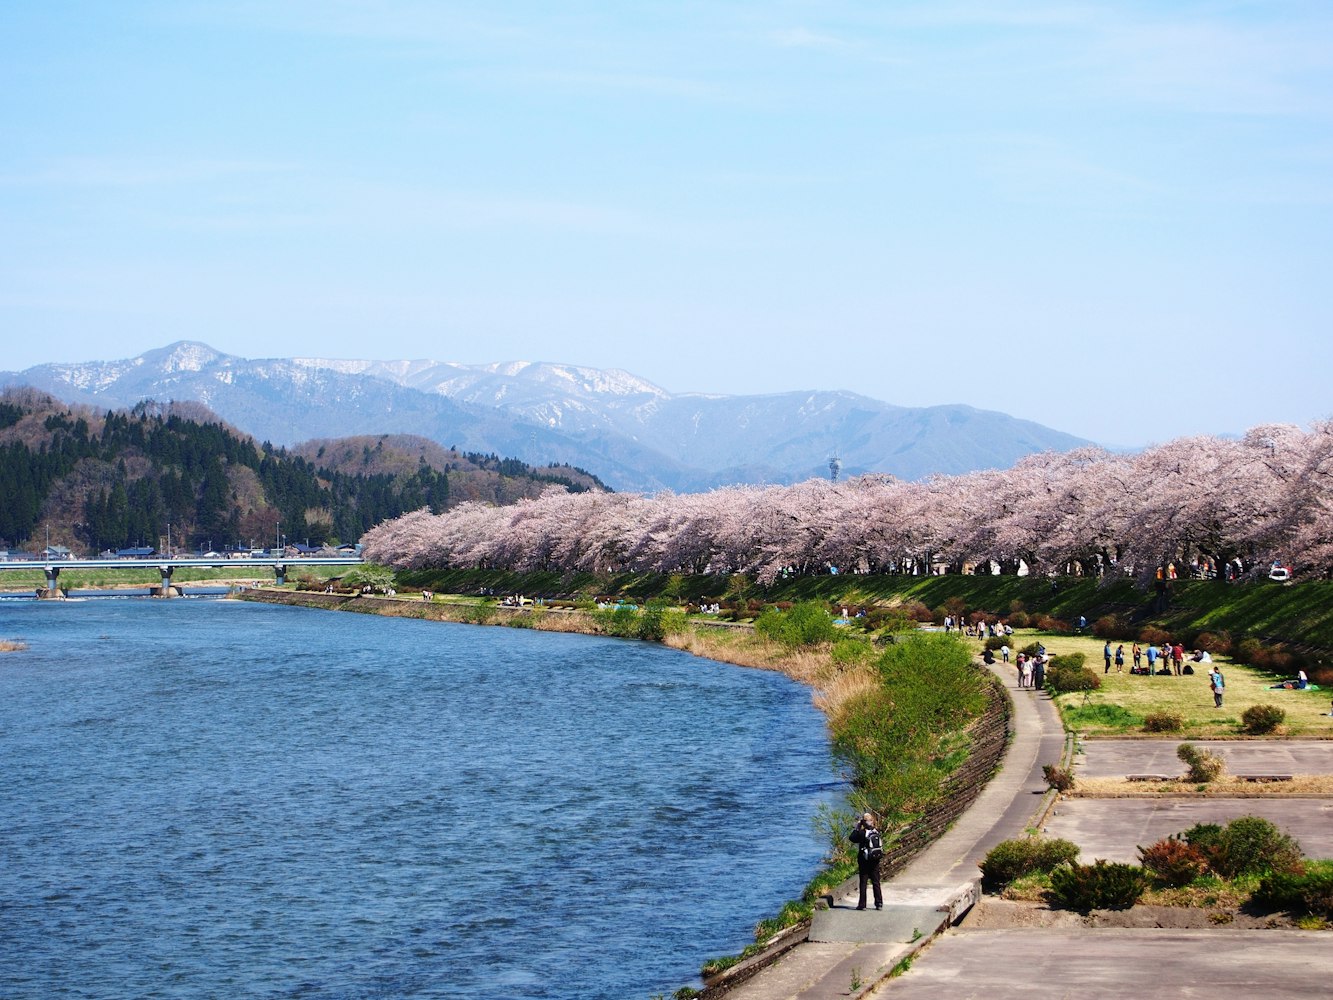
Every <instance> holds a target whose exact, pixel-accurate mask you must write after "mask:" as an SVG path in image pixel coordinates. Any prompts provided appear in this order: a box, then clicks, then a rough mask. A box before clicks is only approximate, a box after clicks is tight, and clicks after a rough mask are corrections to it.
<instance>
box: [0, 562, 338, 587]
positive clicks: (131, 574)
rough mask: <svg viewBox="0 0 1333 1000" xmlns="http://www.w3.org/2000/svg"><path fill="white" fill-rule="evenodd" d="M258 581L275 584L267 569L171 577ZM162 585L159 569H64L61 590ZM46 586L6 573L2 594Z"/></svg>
mask: <svg viewBox="0 0 1333 1000" xmlns="http://www.w3.org/2000/svg"><path fill="white" fill-rule="evenodd" d="M346 572H347V567H345V566H339V567H330V566H323V567H319V568H318V569H305V568H303V569H301V571H300V575H301V576H302V577H305V576H309V577H310V579H312V580H327V579H329V578H330V577H336V576H338V575H339V574H341V573H346ZM254 580H260V581H263V582H272V580H273V571H272V570H271V569H268V568H267V567H263V566H238V567H229V566H219V567H216V568H202V567H183V568H181V569H177V570H175V571H174V572H173V573H172V574H171V582H172V583H173V584H174V585H176V586H181V585H187V584H191V583H203V584H208V585H210V586H218V585H222V584H228V583H250V582H253V581H254ZM161 582H162V576H161V574H160V573H159V572H158V571H157V570H155V569H118V568H114V567H113V568H109V569H62V570H61V571H60V587H61V589H62V590H118V589H125V590H132V589H143V588H145V587H156V586H158V584H160V583H161ZM45 586H46V574H45V573H43V572H42V571H41V570H40V569H31V570H29V569H18V570H6V571H4V572H3V573H0V590H3V591H5V592H7V593H26V594H30V593H32V592H33V591H34V590H36V589H38V588H39V587H45Z"/></svg>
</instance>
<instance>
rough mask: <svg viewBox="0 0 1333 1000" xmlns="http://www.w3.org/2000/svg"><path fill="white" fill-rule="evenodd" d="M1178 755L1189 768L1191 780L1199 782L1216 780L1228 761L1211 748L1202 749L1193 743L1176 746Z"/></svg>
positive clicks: (1204, 782)
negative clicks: (1210, 749)
mask: <svg viewBox="0 0 1333 1000" xmlns="http://www.w3.org/2000/svg"><path fill="white" fill-rule="evenodd" d="M1176 756H1177V757H1179V758H1180V759H1181V761H1182V762H1183V763H1184V764H1185V766H1186V767H1188V768H1189V774H1188V778H1189V780H1190V781H1193V782H1196V783H1198V784H1202V785H1206V784H1208V782H1210V781H1216V780H1217V779H1218V778H1220V777H1221V776H1222V772H1223V771H1225V770H1226V761H1224V760H1223V759H1222V758H1221V757H1219V756H1218V755H1217V754H1215V753H1213V752H1211V751H1209V750H1200V749H1199V748H1198V747H1196V746H1195V745H1194V744H1193V743H1182V744H1180V746H1178V747H1176Z"/></svg>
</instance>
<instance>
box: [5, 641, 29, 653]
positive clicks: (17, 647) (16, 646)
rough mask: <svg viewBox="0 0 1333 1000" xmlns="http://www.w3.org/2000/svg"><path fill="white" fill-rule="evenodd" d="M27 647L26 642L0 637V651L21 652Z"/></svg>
mask: <svg viewBox="0 0 1333 1000" xmlns="http://www.w3.org/2000/svg"><path fill="white" fill-rule="evenodd" d="M27 648H28V644H27V643H26V642H19V641H18V640H17V639H0V653H21V652H23V650H25V649H27Z"/></svg>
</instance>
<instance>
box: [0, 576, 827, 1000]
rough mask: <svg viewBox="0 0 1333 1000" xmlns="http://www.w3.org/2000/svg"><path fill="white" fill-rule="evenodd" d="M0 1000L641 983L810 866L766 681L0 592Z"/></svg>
mask: <svg viewBox="0 0 1333 1000" xmlns="http://www.w3.org/2000/svg"><path fill="white" fill-rule="evenodd" d="M0 638H7V639H22V640H23V641H25V642H27V643H28V646H29V648H28V649H27V651H25V652H18V653H4V654H0V766H2V767H3V773H4V794H3V796H0V928H2V929H0V996H4V997H7V998H27V997H33V998H36V997H42V998H46V997H195V996H228V997H240V996H247V997H316V998H323V997H385V998H388V997H451V998H453V997H458V998H473V997H476V998H480V997H487V998H491V997H513V998H528V997H531V998H546V997H560V998H580V1000H582V998H596V997H606V998H615V1000H626V998H630V1000H633V998H643V1000H647V998H648V997H649V996H650V995H652V994H654V993H662V992H665V993H668V994H669V993H670V992H672V991H673V990H674V989H676V987H678V986H680V985H685V984H696V985H697V969H698V966H699V964H700V962H701V961H702V960H703V959H704V958H707V957H710V956H711V955H714V954H721V953H727V952H733V951H736V950H739V948H741V947H743V946H744V945H745V944H747V943H749V941H750V940H751V937H750V934H751V928H752V926H753V924H754V922H755V921H756V920H758V919H761V918H763V917H766V916H771V915H772V914H773V913H774V912H775V911H776V909H777V908H778V906H779V905H780V904H781V902H782V901H783V900H784V899H787V898H790V897H792V896H794V895H796V894H797V893H798V892H799V891H800V888H801V886H802V885H803V884H804V882H805V881H806V880H807V879H808V878H809V877H810V875H812V874H813V873H814V871H815V869H816V867H817V865H818V861H819V857H820V854H821V845H820V844H819V842H818V841H817V839H816V837H815V835H814V833H813V830H812V823H811V817H812V816H813V814H814V813H815V811H816V809H817V808H818V805H819V804H820V803H821V802H828V801H833V800H834V799H835V797H836V796H837V795H838V793H839V786H838V785H837V783H836V781H835V778H834V773H833V767H832V764H831V761H830V758H829V752H828V744H827V740H826V737H825V730H824V725H823V720H822V717H820V716H819V714H818V713H817V712H816V711H815V710H814V709H813V708H812V707H811V705H810V699H809V692H808V691H807V690H805V689H804V688H802V687H800V686H798V685H796V684H794V683H792V682H790V681H788V680H786V679H785V678H783V677H780V676H777V675H774V674H770V673H765V672H760V671H754V670H743V669H740V668H736V667H731V666H726V665H722V664H717V663H712V662H710V661H706V660H700V659H697V658H694V657H691V656H688V655H686V654H683V653H680V652H678V651H675V650H670V649H666V648H663V647H660V646H656V645H651V644H646V643H637V642H630V641H624V640H613V639H603V638H597V637H588V636H568V635H553V634H547V633H539V632H532V631H522V630H517V629H504V628H478V627H475V626H466V625H451V624H445V623H438V622H420V621H411V620H401V619H388V618H376V617H372V616H362V615H354V614H345V613H337V612H322V611H311V610H303V609H296V608H287V607H275V606H270V605H262V604H249V603H243V602H236V601H221V600H173V601H152V600H145V599H138V600H134V599H128V600H127V599H91V600H86V601H67V602H36V601H23V602H19V601H12V600H7V601H0Z"/></svg>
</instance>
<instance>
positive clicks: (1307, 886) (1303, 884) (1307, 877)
mask: <svg viewBox="0 0 1333 1000" xmlns="http://www.w3.org/2000/svg"><path fill="white" fill-rule="evenodd" d="M1252 899H1253V901H1254V903H1255V905H1257V906H1258V907H1260V908H1262V909H1265V910H1287V911H1289V912H1291V913H1310V914H1313V915H1314V916H1317V917H1325V918H1333V861H1311V862H1309V863H1307V864H1306V865H1304V866H1303V867H1302V868H1301V869H1300V870H1297V871H1290V872H1271V873H1269V874H1268V875H1265V876H1264V877H1263V878H1262V879H1261V880H1260V881H1259V888H1258V889H1256V890H1255V892H1254V896H1253V897H1252Z"/></svg>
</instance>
